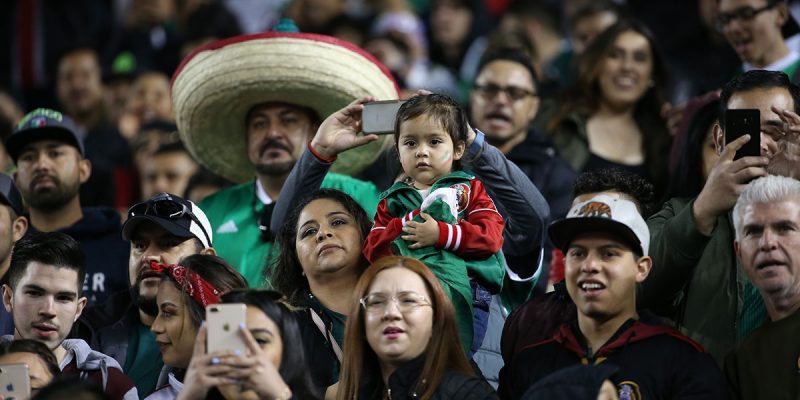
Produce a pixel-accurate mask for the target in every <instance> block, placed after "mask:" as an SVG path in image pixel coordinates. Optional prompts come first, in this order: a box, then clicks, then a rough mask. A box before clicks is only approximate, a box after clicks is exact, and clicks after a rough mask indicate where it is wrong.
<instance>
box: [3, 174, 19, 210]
mask: <svg viewBox="0 0 800 400" xmlns="http://www.w3.org/2000/svg"><path fill="white" fill-rule="evenodd" d="M0 203H3V204H5V205H7V206H9V207H11V209H12V210H14V212H15V213H16V214H17V215H22V196H20V194H19V190H17V186H16V185H15V184H14V180H13V179H11V177H10V176H8V175H6V174H3V173H0Z"/></svg>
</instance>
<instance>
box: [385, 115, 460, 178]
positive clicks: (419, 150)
mask: <svg viewBox="0 0 800 400" xmlns="http://www.w3.org/2000/svg"><path fill="white" fill-rule="evenodd" d="M464 147H465V144H464V142H459V143H458V144H456V145H453V139H452V138H450V135H449V134H448V133H447V131H445V130H444V129H443V128H442V127H441V126H439V124H437V123H435V122H432V121H430V119H429V118H428V117H427V116H425V115H421V116H419V117H417V118H414V119H410V120H408V121H405V122H403V123H401V124H400V135H399V139H398V140H397V150H398V152H399V153H400V164H402V165H403V171H405V173H406V174H407V175H408V176H410V177H411V178H413V179H414V186H416V187H417V188H418V189H428V188H430V186H431V185H433V183H434V182H436V180H437V179H439V178H441V177H442V176H444V175H447V174H449V173H450V172H452V171H453V161H455V160H459V159H461V156H462V155H463V154H464Z"/></svg>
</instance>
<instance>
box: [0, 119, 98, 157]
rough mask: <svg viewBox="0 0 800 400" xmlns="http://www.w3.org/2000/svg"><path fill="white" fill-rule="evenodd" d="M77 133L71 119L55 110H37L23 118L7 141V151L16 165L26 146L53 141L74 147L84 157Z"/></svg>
mask: <svg viewBox="0 0 800 400" xmlns="http://www.w3.org/2000/svg"><path fill="white" fill-rule="evenodd" d="M77 132H78V129H77V127H76V126H75V122H73V121H72V119H71V118H70V117H67V116H66V115H64V114H61V113H60V112H58V111H55V110H50V109H47V108H37V109H35V110H33V111H31V112H29V113H28V114H26V115H25V116H24V117H22V120H21V121H20V122H19V124H17V128H16V129H15V130H14V132H13V133H12V134H11V136H9V137H8V139H6V150H7V151H8V154H10V155H11V158H12V159H13V160H14V163H16V162H17V158H19V155H20V153H21V152H22V149H23V148H25V146H26V145H28V144H29V143H33V142H38V141H40V140H48V139H51V140H58V141H61V142H64V143H67V144H69V145H72V146H74V147H75V148H77V149H78V152H80V153H81V155H82V156H83V155H85V154H86V152H85V150H84V148H83V141H82V140H81V139H80V138H79V137H78V133H77Z"/></svg>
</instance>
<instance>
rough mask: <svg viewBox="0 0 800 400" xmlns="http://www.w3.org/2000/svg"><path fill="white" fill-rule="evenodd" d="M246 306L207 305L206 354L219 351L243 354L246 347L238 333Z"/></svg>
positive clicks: (237, 304)
mask: <svg viewBox="0 0 800 400" xmlns="http://www.w3.org/2000/svg"><path fill="white" fill-rule="evenodd" d="M246 312H247V306H245V305H244V304H242V303H232V304H209V305H208V306H206V326H208V340H207V342H206V348H207V352H208V353H212V352H215V351H220V350H230V351H232V352H236V351H239V354H245V350H246V349H247V346H245V344H244V339H243V338H242V336H241V334H240V333H239V326H240V325H242V324H244V319H245V314H246Z"/></svg>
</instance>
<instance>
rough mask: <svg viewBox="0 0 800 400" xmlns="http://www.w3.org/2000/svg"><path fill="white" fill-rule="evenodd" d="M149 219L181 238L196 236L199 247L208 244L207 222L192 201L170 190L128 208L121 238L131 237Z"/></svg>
mask: <svg viewBox="0 0 800 400" xmlns="http://www.w3.org/2000/svg"><path fill="white" fill-rule="evenodd" d="M144 221H150V222H153V223H155V224H156V225H158V226H160V227H162V228H164V230H166V231H167V232H169V233H170V234H173V235H175V236H177V237H181V238H187V239H188V238H197V240H199V241H200V243H202V244H203V247H206V248H208V247H211V246H212V236H211V235H212V233H211V223H210V222H209V221H208V217H206V214H205V213H204V212H203V210H201V209H200V207H198V206H197V205H196V204H194V203H192V202H191V201H189V200H186V199H183V198H180V197H178V196H175V195H174V194H170V193H159V194H157V195H155V196H153V197H151V198H149V199H147V200H146V201H144V202H141V203H138V204H135V205H134V206H133V207H131V208H130V209H129V210H128V219H127V220H126V221H125V224H124V225H122V238H123V239H125V240H131V236H132V234H133V232H134V231H135V230H136V228H138V227H139V225H140V224H141V223H142V222H144Z"/></svg>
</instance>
